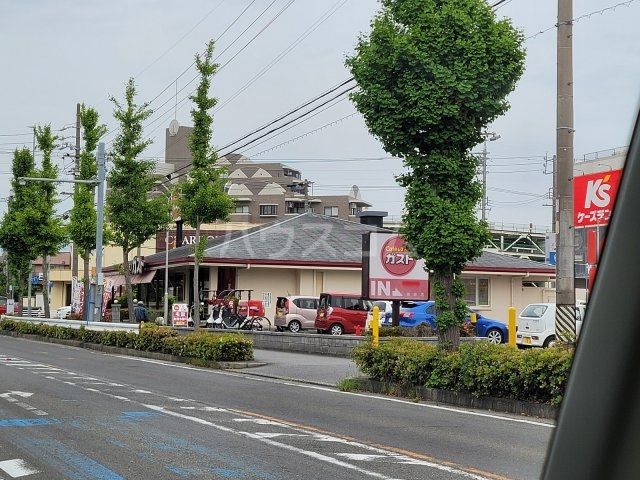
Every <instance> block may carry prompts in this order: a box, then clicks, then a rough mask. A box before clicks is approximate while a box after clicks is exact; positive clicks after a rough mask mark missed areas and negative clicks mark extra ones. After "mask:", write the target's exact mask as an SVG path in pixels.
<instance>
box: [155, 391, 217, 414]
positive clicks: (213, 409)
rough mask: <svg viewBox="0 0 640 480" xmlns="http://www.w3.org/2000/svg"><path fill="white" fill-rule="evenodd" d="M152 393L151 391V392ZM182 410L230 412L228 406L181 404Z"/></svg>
mask: <svg viewBox="0 0 640 480" xmlns="http://www.w3.org/2000/svg"><path fill="white" fill-rule="evenodd" d="M149 393H151V392H149ZM180 408H181V409H182V410H200V411H201V412H228V411H229V410H227V409H226V408H218V407H192V406H189V407H188V406H181V407H180Z"/></svg>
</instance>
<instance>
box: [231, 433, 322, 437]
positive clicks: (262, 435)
mask: <svg viewBox="0 0 640 480" xmlns="http://www.w3.org/2000/svg"><path fill="white" fill-rule="evenodd" d="M244 433H246V434H247V435H251V436H252V437H260V438H276V437H309V436H310V435H307V434H304V433H275V432H244Z"/></svg>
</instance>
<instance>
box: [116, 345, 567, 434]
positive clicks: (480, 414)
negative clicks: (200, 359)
mask: <svg viewBox="0 0 640 480" xmlns="http://www.w3.org/2000/svg"><path fill="white" fill-rule="evenodd" d="M105 355H108V356H112V357H118V358H126V359H127V360H133V361H136V362H143V363H154V364H156V365H162V366H168V367H173V368H179V369H183V370H196V371H199V372H205V373H210V374H213V375H225V376H229V377H237V378H243V379H246V380H253V381H256V382H265V383H276V384H280V385H288V386H292V387H298V388H309V389H312V390H320V391H323V392H330V393H334V394H338V395H352V396H356V397H366V398H373V399H376V400H381V401H384V402H394V403H401V404H404V405H412V406H414V407H419V408H429V409H432V410H441V411H446V412H453V413H460V414H463V415H471V416H474V417H482V418H490V419H492V420H502V421H506V422H514V423H524V424H528V425H535V426H537V427H545V428H555V425H554V424H552V423H545V422H540V421H536V420H527V419H524V418H513V417H506V416H504V415H496V414H492V413H483V412H479V411H475V410H465V409H463V408H456V407H445V406H442V405H433V404H429V403H416V402H412V401H409V400H402V399H400V398H393V397H384V396H380V395H371V394H366V393H357V392H342V391H340V390H338V389H336V388H331V387H322V386H319V385H308V384H304V383H293V382H287V381H283V380H278V379H273V378H262V377H255V376H251V375H243V374H241V373H232V372H221V371H216V370H207V369H204V368H198V367H189V366H186V365H176V364H173V363H171V362H163V361H160V360H152V359H148V358H138V357H128V356H126V355H109V354H105Z"/></svg>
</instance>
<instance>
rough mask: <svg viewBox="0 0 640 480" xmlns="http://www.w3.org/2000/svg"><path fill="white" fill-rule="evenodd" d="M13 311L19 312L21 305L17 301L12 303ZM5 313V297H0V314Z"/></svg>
mask: <svg viewBox="0 0 640 480" xmlns="http://www.w3.org/2000/svg"><path fill="white" fill-rule="evenodd" d="M13 308H14V312H15V313H17V314H19V313H20V311H21V310H22V305H20V304H19V303H17V302H16V303H14V307H13ZM6 314H7V297H0V315H6Z"/></svg>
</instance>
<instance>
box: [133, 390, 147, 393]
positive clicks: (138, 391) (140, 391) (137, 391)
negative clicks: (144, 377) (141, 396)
mask: <svg viewBox="0 0 640 480" xmlns="http://www.w3.org/2000/svg"><path fill="white" fill-rule="evenodd" d="M131 391H132V392H133V393H151V392H150V391H149V390H131Z"/></svg>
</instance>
